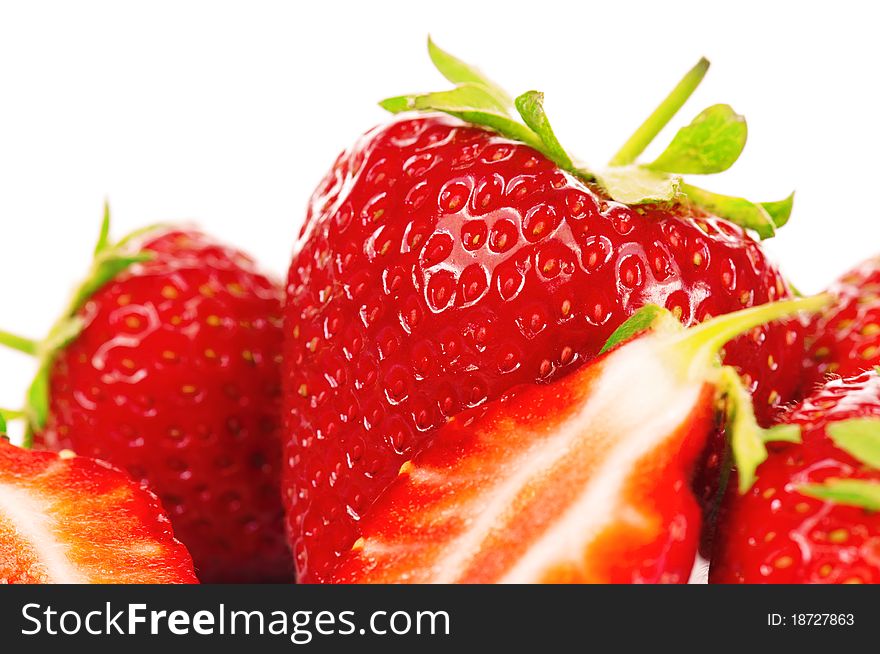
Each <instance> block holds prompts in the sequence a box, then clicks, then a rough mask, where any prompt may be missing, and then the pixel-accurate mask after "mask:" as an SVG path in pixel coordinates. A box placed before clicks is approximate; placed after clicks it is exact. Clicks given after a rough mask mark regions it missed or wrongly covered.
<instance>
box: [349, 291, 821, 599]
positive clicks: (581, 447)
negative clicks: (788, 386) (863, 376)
mask: <svg viewBox="0 0 880 654" xmlns="http://www.w3.org/2000/svg"><path fill="white" fill-rule="evenodd" d="M824 301H825V300H824V298H818V299H817V298H811V299H808V300H800V301H791V302H781V303H776V304H775V305H773V304H771V305H765V306H762V307H757V308H754V309H748V310H745V311H741V312H738V313H735V314H729V315H727V316H722V317H720V318H716V319H713V320H711V321H709V322H707V323H704V325H702V326H700V327H696V328H693V329H691V330H687V331H685V330H683V329H682V328H681V327H680V326H679V325H678V323H677V321H675V320H674V319H673V318H671V316H670V314H668V313H666V312H663V311H661V310H659V309H657V308H656V307H650V308H648V309H645V310H644V311H643V312H641V313H639V314H636V316H634V318H633V319H632V320H631V321H630V322H628V323H626V324H625V325H624V326H623V327H622V328H621V330H619V332H620V333H619V335H616V336H614V337H612V341H618V342H619V341H621V340H624V339H628V338H629V337H630V336H633V335H634V334H635V335H636V337H635V338H632V339H630V340H626V342H625V343H623V345H621V346H620V347H616V348H611V349H610V351H609V352H608V353H606V354H605V355H604V356H601V357H600V358H598V359H596V360H595V361H594V362H593V363H591V364H589V365H587V366H585V367H583V368H581V369H580V370H579V371H578V372H576V373H574V374H572V375H571V376H569V377H567V378H564V379H562V380H560V381H558V382H556V383H554V384H551V385H546V386H527V387H523V388H522V389H520V390H519V391H516V392H514V393H512V394H510V395H508V396H507V397H505V398H503V399H501V400H499V401H496V402H494V403H491V404H489V405H487V406H485V407H483V408H481V409H478V410H475V411H471V412H468V413H463V414H460V415H459V416H457V417H455V418H453V419H452V420H451V421H450V422H449V423H448V424H447V425H446V426H445V427H443V428H441V429H440V430H439V431H438V432H437V434H436V436H435V437H434V438H432V440H431V441H430V442H429V444H428V445H427V446H426V447H425V449H423V450H422V451H421V452H420V453H419V454H417V455H416V456H415V457H414V458H413V459H411V460H410V461H408V462H406V463H405V464H404V465H403V466H402V467H401V469H400V473H399V475H398V478H397V479H396V481H395V482H394V483H393V484H392V485H391V486H390V487H389V489H388V490H387V491H386V492H385V493H384V494H383V495H382V496H380V498H379V500H378V501H377V503H376V504H375V505H374V506H373V507H372V508H371V510H370V511H369V512H368V513H367V515H366V516H365V519H364V521H363V523H362V537H361V538H360V539H358V541H357V542H356V543H355V544H354V546H353V547H352V549H351V551H350V552H349V553H348V554H347V555H346V556H345V557H343V559H342V562H341V564H340V565H339V566H338V567H337V568H336V570H335V572H334V575H333V580H334V581H336V582H341V583H362V582H371V583H395V582H409V583H505V582H506V583H567V582H599V583H639V582H642V583H658V582H669V583H676V582H678V583H681V582H685V581H687V577H688V574H689V572H690V570H691V567H692V565H693V562H694V557H695V554H696V547H697V543H698V541H699V531H700V510H699V507H698V505H697V502H696V498H695V497H694V495H693V493H692V492H691V491H690V489H689V481H690V478H691V475H692V472H693V467H694V462H695V460H696V458H697V456H698V455H699V453H700V451H701V450H702V448H703V446H704V445H705V442H706V438H707V436H708V435H709V434H710V433H711V432H712V429H713V425H714V417H715V412H716V408H717V407H718V406H719V404H718V402H717V399H718V398H720V397H721V396H722V395H724V394H730V395H734V394H733V393H731V391H730V389H729V388H727V385H729V384H730V379H731V375H730V372H729V369H725V368H722V367H721V365H720V363H719V362H718V357H717V352H718V350H719V349H720V348H721V347H722V346H723V345H724V343H726V342H727V341H728V340H729V339H730V338H733V337H735V336H736V335H738V334H739V333H742V332H743V331H744V330H747V329H750V328H752V327H754V326H755V325H757V324H762V323H764V322H767V321H769V320H772V319H775V318H777V317H779V316H781V315H785V314H786V313H790V312H791V311H792V310H797V309H801V308H811V307H813V306H818V305H819V304H821V303H822V302H824ZM646 327H650V329H649V330H648V331H645V328H646ZM737 379H738V378H737ZM746 398H747V396H746ZM741 399H742V398H741ZM742 401H743V402H745V403H748V399H742ZM745 408H749V409H750V407H741V410H742V409H745ZM740 423H741V424H742V420H740ZM751 425H752V426H753V427H754V428H755V429H758V428H757V425H756V423H754V419H753V416H752V422H751ZM740 438H741V439H745V438H746V437H743V436H741V437H740ZM740 449H747V448H746V447H741V448H740Z"/></svg>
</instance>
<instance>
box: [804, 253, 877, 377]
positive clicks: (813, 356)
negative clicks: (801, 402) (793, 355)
mask: <svg viewBox="0 0 880 654" xmlns="http://www.w3.org/2000/svg"><path fill="white" fill-rule="evenodd" d="M828 292H829V293H831V294H832V295H834V296H835V297H836V298H837V301H836V302H835V304H834V305H833V306H831V307H830V308H829V309H828V310H827V311H825V312H824V313H822V314H819V315H817V316H815V317H814V318H813V320H812V321H811V323H810V325H809V327H808V330H807V340H808V342H809V348H808V352H807V364H806V372H805V375H804V377H805V379H806V386H805V388H806V391H807V392H809V391H810V390H811V389H812V387H813V386H815V385H817V384H821V383H822V381H823V380H824V378H825V377H826V375H827V374H828V373H835V374H837V375H840V376H842V377H850V376H852V375H856V374H858V373H860V372H862V371H864V370H868V369H869V368H871V367H872V366H876V365H880V256H877V257H874V258H872V259H869V260H867V261H865V262H863V263H862V264H860V265H859V266H857V267H856V268H854V269H853V270H851V271H849V272H848V273H846V274H845V275H844V276H843V277H841V279H840V280H838V281H837V282H836V283H835V284H834V285H833V286H832V287H831V288H830V289H829V291H828Z"/></svg>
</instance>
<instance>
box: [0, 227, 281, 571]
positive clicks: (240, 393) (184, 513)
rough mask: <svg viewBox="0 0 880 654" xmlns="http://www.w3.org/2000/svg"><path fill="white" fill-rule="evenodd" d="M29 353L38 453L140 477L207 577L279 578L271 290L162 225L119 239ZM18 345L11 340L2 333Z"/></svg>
mask: <svg viewBox="0 0 880 654" xmlns="http://www.w3.org/2000/svg"><path fill="white" fill-rule="evenodd" d="M108 229H109V216H107V215H105V222H104V227H103V229H102V237H101V242H100V244H99V247H98V248H97V254H96V258H95V263H94V266H93V269H92V272H91V274H90V276H89V277H88V279H87V280H86V281H85V282H84V283H83V284H82V286H81V287H80V288H79V289H78V290H77V292H76V293H75V296H74V299H73V302H72V304H71V307H70V309H69V310H68V311H67V312H65V314H64V316H63V317H62V318H61V320H60V321H59V323H58V324H57V325H56V326H55V327H54V328H53V329H52V330H51V332H50V334H49V336H48V337H47V338H46V340H45V341H43V343H41V344H30V345H29V346H28V344H27V341H24V339H19V341H22V342H19V343H18V345H19V346H21V347H20V349H23V350H30V351H32V352H35V353H37V354H38V355H39V358H40V366H39V373H38V375H37V378H36V380H35V382H34V384H33V385H32V386H31V390H30V392H29V397H28V407H27V410H26V414H27V416H28V420H29V427H30V431H32V432H33V433H34V435H35V442H36V445H37V446H39V447H41V448H46V449H50V450H56V451H58V450H61V449H71V450H73V451H75V452H76V453H77V454H80V455H83V456H89V457H93V458H98V459H102V460H105V461H108V462H110V463H112V464H113V465H116V466H119V467H120V468H123V469H124V470H126V471H127V472H128V473H129V474H130V475H131V476H132V477H134V479H136V480H138V481H141V482H143V483H146V484H149V486H150V488H152V489H153V490H154V491H155V492H156V493H157V494H158V495H159V497H160V498H161V500H162V503H163V504H164V506H165V508H166V509H167V510H168V512H169V514H170V516H171V520H172V522H173V523H174V529H175V532H176V533H177V535H178V537H179V538H180V539H181V541H183V542H184V543H185V544H186V545H187V547H188V548H189V549H190V551H191V553H192V555H193V560H194V561H195V566H196V570H197V572H198V574H199V578H200V579H201V580H202V581H205V582H239V581H247V582H260V581H281V580H291V579H292V560H291V557H290V555H289V550H288V548H287V544H286V540H285V537H284V533H283V524H284V522H283V508H282V505H281V499H280V491H279V483H280V482H279V477H280V456H281V449H280V448H281V445H280V442H279V440H280V439H279V411H280V381H281V380H280V367H279V358H280V353H281V352H280V351H281V328H280V310H281V307H280V300H281V298H280V295H281V292H280V288H279V286H278V285H276V284H275V283H274V282H273V281H271V280H270V279H268V278H267V277H266V276H264V275H263V274H261V273H260V272H259V271H258V270H257V268H256V266H255V265H254V263H253V262H252V261H251V259H249V258H248V257H246V256H245V255H243V254H241V253H240V252H238V251H236V250H234V249H231V248H228V247H225V246H223V245H220V244H218V243H216V242H215V241H214V240H212V239H211V238H209V237H207V236H205V235H204V234H201V233H199V232H197V231H194V230H189V229H175V228H170V227H161V228H155V229H148V230H146V232H144V233H139V234H135V235H133V236H132V237H129V238H126V239H123V240H122V241H120V242H119V243H117V244H111V243H109V242H108V240H107V234H108ZM0 340H4V341H5V342H6V343H7V344H11V345H15V344H16V343H15V341H14V339H11V338H8V337H7V338H2V337H0Z"/></svg>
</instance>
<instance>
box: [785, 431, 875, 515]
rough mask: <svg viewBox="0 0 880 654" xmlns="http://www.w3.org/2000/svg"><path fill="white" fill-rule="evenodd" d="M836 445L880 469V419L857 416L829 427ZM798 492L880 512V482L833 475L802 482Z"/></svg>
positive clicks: (869, 466) (830, 436) (860, 460)
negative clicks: (819, 481)
mask: <svg viewBox="0 0 880 654" xmlns="http://www.w3.org/2000/svg"><path fill="white" fill-rule="evenodd" d="M828 437H829V438H830V439H831V441H832V442H833V443H834V445H835V446H837V447H838V448H840V449H841V450H843V451H844V452H846V453H847V454H849V455H850V456H852V457H853V458H854V459H856V460H857V461H858V462H859V463H861V464H862V465H864V466H865V467H866V468H867V469H869V470H880V419H878V418H854V419H852V420H843V421H841V422H836V423H834V424H832V425H830V426H829V427H828ZM797 490H798V492H800V493H803V494H804V495H807V496H809V497H814V498H816V499H820V500H826V501H830V502H834V503H835V504H845V505H847V506H855V507H860V508H863V509H867V510H869V511H880V481H872V480H869V479H844V478H837V477H832V478H829V479H826V480H824V481H823V482H822V483H818V484H801V485H800V486H798V489H797Z"/></svg>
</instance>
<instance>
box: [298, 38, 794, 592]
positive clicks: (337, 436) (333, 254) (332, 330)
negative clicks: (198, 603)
mask: <svg viewBox="0 0 880 654" xmlns="http://www.w3.org/2000/svg"><path fill="white" fill-rule="evenodd" d="M429 50H430V54H431V57H432V59H433V60H434V62H435V64H436V65H437V67H438V68H439V69H440V71H441V72H442V73H443V74H444V75H446V77H447V78H448V79H450V80H451V81H452V82H453V83H456V84H457V85H458V86H457V87H456V88H455V89H454V90H452V91H447V92H440V93H429V94H423V95H416V96H404V97H400V98H391V99H389V100H386V101H385V102H384V103H383V106H384V107H386V108H387V109H389V110H391V111H393V112H398V111H404V110H415V111H418V112H423V111H424V112H428V113H403V114H401V115H400V116H398V117H397V118H395V119H394V120H392V121H391V122H389V123H387V124H384V125H381V126H379V127H377V128H375V129H374V130H372V131H370V132H369V133H367V134H366V135H365V136H364V137H362V138H361V139H360V140H359V141H358V142H357V143H356V144H355V145H354V146H353V147H352V148H351V149H349V150H348V151H346V152H344V153H343V154H342V155H340V156H339V158H338V159H337V161H336V163H335V164H334V165H333V167H332V169H331V170H330V172H329V173H328V175H327V176H326V177H325V178H324V180H323V182H321V184H320V186H319V187H318V189H317V190H316V192H315V194H314V196H313V197H312V199H311V202H310V204H309V208H308V212H307V217H306V221H305V224H304V226H303V228H302V231H301V234H300V238H299V240H298V243H297V245H296V248H295V254H294V256H293V260H292V263H291V266H290V270H289V276H288V284H287V300H286V308H285V323H286V327H285V345H284V348H285V349H284V374H283V382H284V402H285V410H284V415H285V425H286V428H285V433H286V456H285V458H284V460H285V462H286V464H287V465H286V467H285V470H284V478H283V481H282V486H283V492H284V497H285V501H286V506H287V512H288V532H289V534H290V537H291V546H292V548H293V550H294V559H295V561H296V567H297V571H298V575H299V578H300V579H301V580H304V581H320V580H321V579H323V578H325V577H326V575H327V573H328V572H329V571H330V570H332V568H333V566H334V565H335V564H336V561H337V560H338V557H339V556H340V555H341V554H343V553H345V552H347V551H348V550H349V548H350V547H351V544H352V543H353V542H354V541H355V540H356V539H357V538H358V536H359V535H360V527H359V525H360V523H361V521H362V520H363V517H364V516H365V514H366V513H367V512H368V510H369V508H370V505H371V504H372V502H373V501H374V500H375V499H376V497H377V496H378V495H379V494H380V493H381V492H382V491H383V490H384V488H385V487H387V486H388V485H389V484H390V483H392V482H393V480H394V479H395V478H396V476H397V471H398V469H399V468H400V465H401V464H402V463H403V462H404V461H405V460H407V459H409V458H410V457H412V456H413V455H414V454H415V453H417V452H418V450H419V448H420V447H421V446H422V444H423V443H424V442H425V441H426V440H427V439H428V438H429V437H430V436H431V434H432V433H433V432H434V431H435V430H436V429H437V428H438V427H440V426H441V425H443V424H444V422H445V421H447V420H448V419H449V418H451V417H453V416H455V415H456V414H458V413H459V412H461V411H463V410H465V409H468V408H473V407H476V406H480V405H482V404H484V403H486V402H489V401H492V400H494V399H496V398H498V397H500V396H501V395H502V394H504V393H505V392H506V391H508V390H510V389H511V388H513V387H515V386H518V385H521V384H526V383H548V382H551V381H553V380H555V379H557V378H560V377H562V376H564V375H566V374H568V373H570V372H572V371H574V370H576V369H577V368H578V367H579V366H580V365H581V364H583V363H584V362H586V361H589V360H590V359H592V358H593V357H595V356H596V354H597V353H598V352H599V349H600V348H601V347H602V344H603V343H604V342H605V340H606V339H607V338H608V336H609V335H610V334H611V333H612V332H613V331H614V329H615V328H616V327H618V326H619V325H620V324H621V323H622V322H623V321H624V320H626V319H627V317H629V316H630V315H632V314H633V313H634V312H635V311H636V310H637V309H639V308H640V307H642V306H644V305H645V304H647V303H654V304H658V305H662V306H664V307H667V308H669V309H670V310H671V311H672V312H673V313H674V314H675V315H676V316H677V317H678V318H679V319H680V321H681V322H682V323H684V324H686V325H690V324H693V323H695V322H699V321H701V320H703V319H705V318H707V317H709V316H715V315H720V314H723V313H728V312H731V311H734V310H736V309H740V308H743V307H747V306H750V305H753V304H761V303H764V302H767V301H771V300H775V299H780V298H785V297H788V296H789V295H790V291H789V289H788V286H787V285H786V283H785V282H784V280H783V279H782V277H781V276H780V275H779V273H778V272H777V270H776V268H775V267H774V266H773V265H772V264H771V263H770V262H768V261H767V259H766V258H765V256H764V253H763V252H762V250H761V248H760V246H759V245H758V244H757V243H756V242H755V241H754V240H752V238H751V237H750V236H749V235H748V234H747V233H746V231H745V230H744V229H743V227H742V226H745V227H748V228H751V229H754V230H756V231H758V232H759V233H760V234H762V235H764V236H769V235H771V234H772V232H773V230H774V228H775V227H776V226H779V225H781V224H783V223H784V222H785V220H786V219H787V217H788V214H789V212H790V209H791V198H788V199H787V200H785V201H782V202H777V203H765V204H754V203H751V202H748V201H747V200H744V199H742V198H731V197H726V196H720V195H717V194H713V193H709V192H707V191H704V190H702V189H698V188H696V187H694V186H691V185H689V184H685V183H684V182H683V180H682V178H681V177H680V176H679V175H678V174H675V173H677V172H701V173H708V172H718V171H721V170H724V169H725V168H726V167H728V166H729V165H731V164H732V163H733V161H734V160H735V159H736V158H737V156H738V154H739V152H740V151H741V149H742V146H743V145H744V142H745V123H744V121H743V119H742V117H741V116H738V115H737V114H735V113H734V112H733V110H732V109H730V107H728V106H727V105H715V106H714V107H710V108H709V109H707V110H706V111H704V112H703V113H701V114H700V115H699V116H698V117H697V118H696V119H695V120H694V121H693V122H692V123H691V124H690V125H688V126H687V127H685V128H683V129H682V130H681V131H680V132H679V133H678V135H677V136H676V137H675V139H674V140H673V142H672V144H671V145H670V146H669V148H667V150H666V151H665V152H664V153H663V155H661V157H660V158H658V159H657V160H656V161H654V162H652V163H651V164H646V165H643V166H639V165H635V164H633V161H634V160H635V158H636V157H637V156H638V154H639V153H640V152H641V151H642V150H643V149H644V148H645V147H646V146H647V143H648V142H649V141H650V140H651V138H652V137H653V136H654V135H655V134H656V133H657V132H659V130H660V128H662V126H663V125H665V123H666V121H667V120H668V119H669V118H670V117H671V115H672V114H674V113H675V111H676V110H677V109H678V108H679V107H680V106H681V104H682V103H683V102H684V100H685V99H686V98H687V96H688V95H689V94H690V93H691V92H692V91H693V89H694V88H695V87H696V84H697V83H698V82H699V79H701V78H702V75H703V73H704V72H705V69H706V66H707V62H701V63H700V64H698V66H697V67H696V68H695V69H694V70H693V71H691V72H690V73H689V74H688V75H687V76H686V77H685V79H684V80H683V81H682V83H681V84H680V85H679V86H678V87H677V88H676V89H675V91H673V93H672V94H671V95H670V97H669V98H667V100H666V101H664V103H663V105H662V106H661V108H660V110H658V112H655V114H653V115H652V116H651V117H650V118H649V119H648V121H646V123H645V125H643V126H642V128H641V129H640V130H639V131H638V132H637V133H636V136H634V137H633V139H630V141H629V142H628V143H627V144H626V145H625V146H624V148H623V149H622V150H621V152H620V153H619V154H618V155H617V156H616V157H615V159H614V161H613V164H614V165H612V166H610V167H609V168H607V169H605V170H601V171H588V170H586V169H585V168H583V167H582V166H580V165H575V164H574V163H573V162H572V160H571V158H570V157H569V156H568V154H567V153H566V152H565V151H564V150H563V149H562V146H561V145H560V144H559V142H558V141H557V140H556V138H555V136H554V135H553V132H552V130H551V129H550V127H549V123H548V122H547V119H546V115H545V114H544V112H543V109H542V105H541V96H540V94H537V93H536V92H529V93H525V94H523V95H522V96H520V97H519V98H517V100H516V102H515V105H516V109H517V111H518V112H519V114H521V116H522V119H523V122H518V121H517V120H515V119H514V118H512V117H511V113H510V106H511V104H512V103H511V101H510V100H509V99H508V98H507V96H506V95H505V94H504V93H503V92H502V91H500V90H499V89H498V88H497V87H496V86H495V85H494V84H492V83H491V82H490V81H488V80H487V79H486V78H485V77H483V76H482V75H481V74H480V73H479V72H478V71H476V70H475V69H473V68H471V67H469V66H467V65H466V64H464V63H463V62H461V61H459V60H457V59H454V58H453V57H451V56H450V55H448V54H447V53H445V52H443V51H442V50H440V49H439V48H437V47H436V46H434V45H433V44H429ZM438 111H442V112H443V113H442V114H441V113H437V112H438ZM716 146H718V147H716ZM668 171H672V172H668ZM721 215H724V216H728V217H729V218H730V219H731V220H726V219H724V218H721V217H719V216H721ZM734 221H735V222H736V223H739V224H735V222H734ZM801 331H802V330H801V326H800V325H799V323H797V322H796V321H794V322H787V323H780V324H776V325H772V326H767V327H760V328H756V329H755V330H754V331H753V332H751V333H750V334H749V335H747V336H744V337H743V338H740V339H738V340H737V341H735V342H733V343H731V344H730V345H729V346H728V348H727V352H726V358H725V360H726V361H727V362H728V363H731V364H734V365H736V366H737V368H738V369H739V370H740V371H741V372H743V373H744V374H745V375H746V377H747V382H748V385H749V387H750V389H751V390H752V391H753V392H754V395H755V398H756V403H757V405H758V407H759V414H760V417H761V418H762V419H763V420H764V421H767V420H769V418H770V416H771V415H772V414H773V413H774V412H775V409H776V407H777V406H778V405H779V404H780V403H782V402H785V401H787V400H788V399H790V396H791V395H792V394H793V391H794V386H795V384H796V375H791V374H788V373H789V371H790V369H791V368H796V367H799V366H800V365H801V361H802V334H801ZM719 460H720V458H719V456H717V454H716V455H713V458H712V460H711V464H712V465H713V466H715V467H716V468H717V466H718V461H719ZM716 476H717V475H716Z"/></svg>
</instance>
